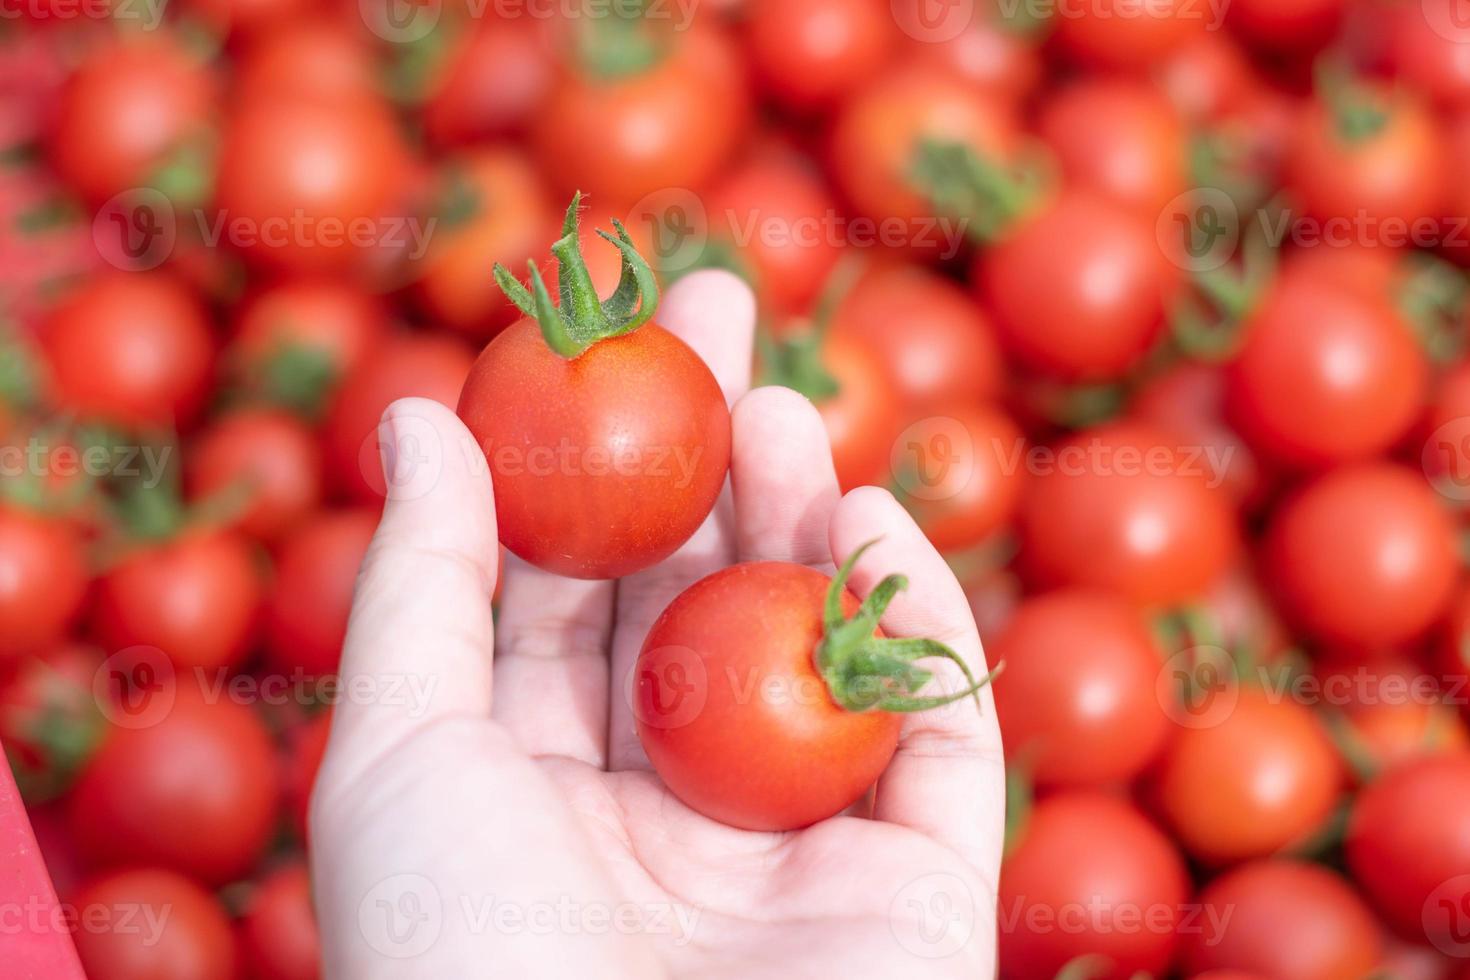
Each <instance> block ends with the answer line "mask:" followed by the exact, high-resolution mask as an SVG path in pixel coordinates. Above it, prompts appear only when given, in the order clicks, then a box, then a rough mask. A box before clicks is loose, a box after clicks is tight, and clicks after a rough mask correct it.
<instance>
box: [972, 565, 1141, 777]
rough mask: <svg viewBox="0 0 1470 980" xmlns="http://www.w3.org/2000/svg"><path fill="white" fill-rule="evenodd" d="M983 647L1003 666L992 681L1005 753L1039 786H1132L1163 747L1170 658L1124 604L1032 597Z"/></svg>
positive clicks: (1094, 596)
mask: <svg viewBox="0 0 1470 980" xmlns="http://www.w3.org/2000/svg"><path fill="white" fill-rule="evenodd" d="M986 645H987V648H988V652H989V655H990V656H992V657H994V658H995V660H996V662H997V663H1004V664H1005V665H1006V666H1005V673H1004V674H1002V675H1001V676H1000V677H999V678H997V679H996V683H995V710H996V712H997V714H998V715H999V717H1000V725H1001V733H1002V734H1003V735H1004V736H1005V746H1006V754H1007V755H1008V756H1010V757H1011V758H1012V759H1013V760H1014V761H1015V762H1016V763H1017V764H1019V765H1020V766H1021V768H1022V769H1023V770H1024V771H1025V772H1026V773H1027V774H1028V775H1030V777H1031V778H1032V779H1033V780H1034V781H1035V782H1036V783H1037V784H1038V785H1043V786H1077V787H1083V786H1106V785H1109V784H1121V783H1126V782H1127V781H1128V780H1130V779H1132V778H1133V777H1134V776H1136V775H1137V774H1138V773H1139V772H1141V771H1142V770H1143V768H1144V766H1146V765H1147V764H1148V763H1149V762H1150V761H1152V759H1153V758H1154V756H1156V755H1157V754H1158V752H1159V750H1160V749H1161V748H1163V745H1164V739H1165V736H1166V735H1167V734H1168V733H1169V719H1168V716H1167V715H1165V714H1164V709H1163V705H1161V704H1160V703H1159V699H1158V697H1157V695H1156V694H1155V690H1156V686H1157V682H1158V677H1159V672H1160V671H1161V670H1162V669H1163V657H1162V656H1161V654H1160V652H1159V649H1158V645H1157V643H1156V642H1155V640H1154V637H1153V635H1152V633H1150V632H1149V628H1148V624H1147V623H1146V622H1145V621H1144V619H1143V616H1142V615H1141V614H1140V613H1139V612H1138V611H1137V610H1136V609H1135V608H1134V607H1133V606H1132V605H1131V604H1129V603H1128V602H1127V601H1126V600H1124V599H1121V598H1118V597H1117V596H1113V595H1110V594H1108V593H1106V592H1093V591H1089V590H1085V589H1063V590H1059V591H1056V592H1049V593H1046V594H1043V595H1040V596H1034V597H1032V598H1030V599H1027V600H1026V601H1024V602H1023V603H1021V605H1020V607H1019V608H1018V609H1017V610H1016V612H1015V615H1014V616H1012V618H1011V620H1010V622H1009V623H1007V624H1006V625H1005V627H1004V628H1003V629H1002V630H1001V632H1000V633H999V634H998V635H996V636H993V637H992V638H991V639H990V642H989V643H987V644H986Z"/></svg>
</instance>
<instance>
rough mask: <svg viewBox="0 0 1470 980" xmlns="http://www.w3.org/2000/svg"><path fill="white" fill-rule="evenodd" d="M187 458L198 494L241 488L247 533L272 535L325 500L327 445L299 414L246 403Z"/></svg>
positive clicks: (212, 428)
mask: <svg viewBox="0 0 1470 980" xmlns="http://www.w3.org/2000/svg"><path fill="white" fill-rule="evenodd" d="M186 464H187V467H188V477H189V490H190V494H191V496H192V497H193V498H194V499H195V500H199V501H203V500H208V499H210V498H212V497H229V496H231V495H234V494H238V495H240V496H239V499H240V500H242V501H243V506H242V509H241V512H240V516H239V519H238V526H239V528H240V529H241V530H242V531H244V532H245V533H246V534H249V535H251V536H253V537H256V538H259V539H261V540H263V541H270V540H272V539H274V538H276V537H279V536H280V535H281V534H283V533H284V532H285V531H287V530H289V529H290V528H291V527H292V525H294V524H296V523H297V522H298V521H300V520H301V519H302V518H303V517H305V516H306V514H307V513H309V512H310V511H311V510H312V509H313V508H315V507H316V506H317V505H318V504H319V503H320V502H321V496H322V461H321V448H320V446H319V445H318V444H317V440H316V437H315V435H314V434H313V433H312V431H311V429H310V428H308V427H307V426H306V425H305V423H303V422H302V421H301V420H300V419H298V418H297V417H296V416H294V415H291V414H289V413H287V412H284V411H282V410H280V409H274V408H242V409H237V410H235V411H233V412H231V413H229V414H228V415H224V416H222V417H220V418H219V419H217V420H216V421H215V422H214V423H212V424H211V425H210V426H209V427H208V428H206V429H205V430H204V431H203V432H201V433H200V434H199V436H198V438H197V439H196V440H195V442H194V445H193V450H192V452H190V453H189V455H188V457H187V460H186Z"/></svg>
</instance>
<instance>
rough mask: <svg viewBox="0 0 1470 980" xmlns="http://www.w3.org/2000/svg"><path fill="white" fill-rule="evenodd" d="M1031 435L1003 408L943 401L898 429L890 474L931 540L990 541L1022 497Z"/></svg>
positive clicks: (949, 543) (948, 546)
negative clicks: (929, 413) (947, 404)
mask: <svg viewBox="0 0 1470 980" xmlns="http://www.w3.org/2000/svg"><path fill="white" fill-rule="evenodd" d="M1026 448H1027V447H1026V440H1025V437H1024V436H1023V435H1022V434H1021V430H1020V429H1019V428H1017V427H1016V423H1015V422H1013V421H1011V419H1010V416H1008V415H1006V414H1005V413H1004V412H1002V411H1000V410H999V409H995V408H989V407H971V406H970V405H966V404H958V405H953V406H950V407H948V408H942V409H940V410H939V413H938V414H936V415H933V416H930V417H929V418H926V419H922V420H920V421H919V422H917V423H915V424H914V425H912V426H910V427H909V428H908V429H906V430H904V432H902V433H900V435H899V441H898V442H896V443H894V444H893V452H892V455H891V457H890V460H891V462H890V465H891V467H892V469H891V476H890V479H891V480H893V481H896V482H897V484H898V487H897V489H898V493H899V497H900V499H901V500H902V501H903V503H904V506H905V507H907V508H908V510H909V513H911V514H912V515H913V516H914V520H915V521H916V522H917V523H918V525H919V527H920V528H921V529H923V531H924V534H925V535H926V536H927V537H928V538H929V541H930V543H931V544H933V545H934V547H935V548H937V549H939V550H940V551H947V552H955V551H962V550H964V549H966V548H972V547H974V546H976V545H979V544H982V543H984V542H986V541H987V540H990V539H991V538H992V537H993V536H994V535H995V534H996V532H998V531H1000V530H1001V529H1003V528H1004V527H1006V526H1007V525H1008V524H1009V523H1010V522H1011V519H1012V518H1013V517H1014V516H1015V514H1016V509H1017V507H1018V506H1019V504H1020V501H1021V495H1022V490H1023V487H1024V481H1025V478H1026V473H1025V470H1024V468H1023V462H1024V460H1025V452H1026Z"/></svg>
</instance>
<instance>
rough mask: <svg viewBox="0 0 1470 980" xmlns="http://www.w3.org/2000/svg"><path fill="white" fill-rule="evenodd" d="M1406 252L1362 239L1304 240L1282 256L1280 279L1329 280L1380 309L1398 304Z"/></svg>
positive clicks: (1402, 285)
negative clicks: (1344, 241)
mask: <svg viewBox="0 0 1470 980" xmlns="http://www.w3.org/2000/svg"><path fill="white" fill-rule="evenodd" d="M1407 265H1408V263H1407V262H1406V261H1405V253H1404V252H1402V251H1399V250H1396V249H1390V248H1377V247H1375V246H1373V245H1365V244H1362V243H1361V242H1353V243H1351V244H1347V245H1341V244H1328V243H1325V242H1318V243H1313V244H1307V243H1303V244H1300V245H1298V246H1297V247H1295V248H1292V249H1290V250H1289V251H1287V252H1286V253H1285V254H1284V256H1283V259H1282V263H1281V274H1280V277H1279V280H1278V281H1279V282H1285V283H1296V282H1299V281H1302V280H1308V281H1310V280H1313V279H1315V280H1317V281H1319V282H1320V281H1322V280H1326V281H1328V282H1330V283H1332V285H1333V286H1335V287H1337V288H1338V289H1340V290H1346V291H1349V292H1352V293H1354V294H1355V295H1358V296H1363V297H1366V298H1367V299H1368V300H1369V301H1370V302H1371V303H1373V304H1374V305H1375V307H1377V308H1380V309H1381V308H1382V304H1383V302H1384V301H1385V300H1386V301H1388V302H1391V303H1397V302H1398V300H1399V298H1400V296H1401V295H1402V290H1403V289H1404V286H1405V282H1404V280H1405V278H1406V277H1405V273H1406V271H1407V269H1406V266H1407Z"/></svg>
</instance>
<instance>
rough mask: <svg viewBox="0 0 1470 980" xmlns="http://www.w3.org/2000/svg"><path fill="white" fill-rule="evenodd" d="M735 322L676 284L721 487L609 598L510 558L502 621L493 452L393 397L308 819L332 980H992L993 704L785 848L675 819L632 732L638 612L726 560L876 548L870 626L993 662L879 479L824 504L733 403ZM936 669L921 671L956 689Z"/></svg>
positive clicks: (909, 725) (820, 485)
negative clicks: (727, 443) (885, 602)
mask: <svg viewBox="0 0 1470 980" xmlns="http://www.w3.org/2000/svg"><path fill="white" fill-rule="evenodd" d="M754 318H755V314H754V303H753V300H752V298H751V296H750V293H749V291H748V290H747V289H746V288H745V287H744V285H742V284H741V283H740V282H739V281H738V280H736V279H735V278H734V277H733V276H730V275H729V274H727V273H723V272H700V273H695V274H693V275H691V276H688V277H686V278H685V279H683V280H681V281H680V282H679V283H678V284H677V285H676V286H675V287H674V288H673V289H671V290H670V291H669V293H668V295H667V296H666V297H665V299H664V302H663V304H662V306H661V307H660V310H659V313H658V316H657V317H656V320H657V322H659V323H660V324H662V325H663V326H664V327H665V328H667V329H669V330H671V331H673V332H674V333H676V334H678V335H679V336H680V337H682V338H683V339H684V340H685V341H686V342H687V343H688V344H689V345H690V346H691V347H693V348H694V350H696V351H697V352H698V353H699V354H700V356H701V357H703V358H704V360H705V362H706V363H707V364H709V365H710V368H711V370H712V371H713V372H714V374H715V377H716V378H717V379H718V380H719V382H720V384H721V387H722V388H723V389H724V392H725V395H726V397H727V399H728V400H729V402H730V403H731V405H732V419H733V452H732V459H731V480H730V485H729V486H728V487H727V488H726V492H725V494H724V496H723V498H722V499H721V501H720V503H719V505H718V506H717V508H716V510H715V512H714V513H713V514H712V515H711V516H710V518H709V520H707V521H706V522H705V524H704V526H703V527H702V528H701V530H700V531H699V532H698V533H697V534H696V535H695V536H694V538H693V539H691V540H690V541H689V542H688V543H686V544H685V545H684V546H683V547H682V548H681V549H680V550H679V551H678V552H677V553H676V554H675V555H674V556H672V557H671V558H669V559H668V560H667V561H664V562H663V563H661V564H660V565H658V566H656V567H654V568H651V569H649V570H647V571H645V572H642V573H639V574H637V575H634V576H630V577H628V578H625V579H622V580H620V581H618V582H586V581H576V580H571V579H564V578H560V577H557V576H554V575H550V574H547V573H545V572H541V571H538V570H537V569H535V568H533V567H531V566H529V565H527V564H525V563H523V562H521V561H519V560H517V559H514V558H510V559H508V560H507V562H506V565H505V571H504V578H505V581H504V582H503V592H502V603H501V609H502V612H501V615H500V620H499V622H498V623H496V622H493V621H492V617H491V609H490V602H489V596H490V594H491V592H492V590H493V588H494V586H495V578H496V553H497V547H498V546H497V540H496V529H495V511H494V504H493V499H494V497H493V493H494V491H493V488H492V486H491V480H490V476H489V474H488V471H487V467H486V466H485V465H484V462H483V457H482V456H477V454H478V449H477V448H476V447H475V445H474V442H473V440H472V438H471V436H470V435H469V433H468V431H466V430H465V428H464V427H463V425H462V424H461V423H460V422H459V420H458V419H457V418H456V417H455V415H454V413H453V412H452V411H450V410H448V409H446V408H443V407H442V406H439V405H437V404H435V403H432V402H428V401H424V400H421V399H408V400H404V401H401V402H397V403H395V404H394V405H393V406H392V407H390V408H389V410H388V412H387V413H386V415H385V417H384V423H383V430H382V433H381V436H382V439H383V441H384V442H386V443H387V444H389V445H399V446H403V447H407V448H406V451H404V452H401V453H400V455H399V456H398V457H396V458H395V460H392V461H390V464H391V465H392V466H393V475H392V478H391V479H390V486H391V487H392V488H393V489H392V492H391V493H390V499H389V500H388V502H387V505H386V508H385V510H384V513H383V519H382V523H381V526H380V527H379V529H378V532H377V536H376V537H375V538H374V540H373V544H372V547H371V549H370V550H369V552H368V557H367V560H366V562H365V564H364V567H363V569H362V573H361V576H360V578H359V580H358V589H357V598H356V603H355V605H354V608H353V612H352V619H351V626H350V628H349V631H348V637H347V643H346V647H345V649H344V651H343V659H342V675H343V677H342V680H343V689H344V691H346V692H347V693H346V694H345V695H344V697H343V698H342V700H341V702H340V703H339V704H338V706H337V708H336V709H335V715H334V719H333V724H332V733H331V739H330V743H329V746H328V750H327V756H326V760H325V762H324V764H323V766H322V770H321V775H320V778H319V780H318V782H317V786H316V791H315V794H314V796H313V799H312V808H311V860H312V870H313V881H314V889H315V901H316V908H317V915H318V919H319V921H320V927H321V935H322V943H323V950H324V956H325V963H326V976H327V977H328V978H333V980H348V978H351V980H371V978H377V977H393V978H404V977H423V978H434V980H442V978H445V977H513V978H517V980H523V978H535V977H572V978H579V980H583V978H588V977H597V978H613V977H636V978H640V980H645V978H650V977H664V976H668V977H700V978H723V977H729V978H732V980H735V978H739V980H750V978H758V977H767V976H769V977H779V978H783V980H790V978H803V977H814V978H823V980H829V978H832V977H843V978H844V980H851V978H857V977H874V978H880V977H881V978H891V977H895V976H926V977H965V978H969V980H974V978H986V977H992V976H994V974H995V922H996V908H995V893H996V882H997V877H998V874H999V869H1000V854H1001V838H1002V825H1003V810H1004V780H1003V770H1002V753H1001V742H1000V733H999V730H998V728H997V726H996V722H995V710H994V707H993V704H992V702H991V699H990V694H989V691H988V690H984V691H982V692H981V696H980V705H979V710H976V708H975V705H974V704H973V702H969V701H966V702H964V704H963V707H962V708H961V706H950V707H947V708H944V709H940V710H939V711H936V712H931V713H926V714H917V715H911V716H908V717H906V718H905V721H904V727H903V733H902V737H901V740H900V744H899V748H898V751H897V754H896V755H895V756H894V758H893V761H892V763H891V764H890V765H889V767H888V769H887V771H886V772H885V774H884V775H883V777H882V778H881V779H880V781H879V782H878V785H877V786H876V788H875V790H874V792H873V793H872V794H871V799H870V800H869V801H867V802H865V803H864V804H862V805H860V806H859V807H856V808H855V809H854V813H851V814H846V815H842V816H837V817H833V818H832V819H829V820H826V821H823V822H822V823H820V824H817V825H816V826H813V827H810V828H807V829H805V830H800V831H795V832H790V833H755V832H748V831H741V830H736V829H733V828H730V827H727V826H724V825H723V824H720V823H717V822H715V821H712V820H709V819H707V818H705V817H703V816H700V815H699V814H697V813H695V812H693V811H691V810H690V809H688V808H687V807H685V806H684V805H683V804H682V803H680V802H679V801H678V799H677V798H675V797H674V796H672V795H671V794H670V793H669V792H668V791H667V790H666V789H665V788H664V786H663V784H662V783H661V782H660V781H659V778H658V776H657V775H656V774H655V773H654V772H653V771H652V769H651V767H650V765H649V763H648V760H647V758H646V756H645V755H644V754H643V751H642V749H641V747H640V745H639V742H638V737H637V733H636V731H635V725H634V720H633V716H632V712H631V708H630V705H629V700H628V698H627V696H626V694H625V690H626V682H627V678H628V676H629V672H630V669H631V668H632V666H633V664H634V662H635V660H636V657H637V654H638V650H639V647H640V645H641V643H642V640H643V637H644V635H645V633H646V632H647V629H648V627H649V625H650V624H651V623H652V621H653V620H654V618H655V617H657V616H658V614H659V613H660V612H661V611H662V610H663V609H664V607H665V606H666V605H667V604H668V603H669V601H670V600H671V599H673V598H674V596H676V595H677V594H678V593H679V592H681V591H682V590H683V589H684V588H685V587H687V586H688V585H690V584H692V583H693V582H695V581H696V580H697V579H699V578H701V577H703V576H704V575H706V574H708V573H710V572H713V571H715V570H717V569H719V568H722V567H724V566H726V565H729V564H732V563H734V562H738V561H756V560H781V561H794V562H800V563H803V564H807V565H811V566H812V567H815V568H820V569H822V570H824V571H826V572H828V573H830V572H831V571H832V569H833V566H834V563H835V562H837V561H840V560H842V559H843V558H845V557H846V556H847V555H848V554H850V553H851V552H852V551H854V550H855V549H857V548H858V547H859V546H860V545H861V544H863V543H864V542H867V541H870V540H872V539H874V538H878V539H880V540H879V542H878V544H877V545H875V546H874V547H872V548H871V549H869V550H868V551H867V552H866V553H865V554H864V555H863V557H862V559H861V560H860V561H859V562H858V564H857V567H856V569H855V571H854V574H853V578H852V581H851V583H850V587H851V588H852V590H853V591H854V592H855V593H856V594H857V595H859V596H862V595H865V594H866V593H867V591H868V590H869V589H871V588H872V587H873V586H874V585H876V584H877V583H878V581H879V580H880V579H881V578H882V577H883V576H884V575H885V574H888V573H891V572H903V573H904V574H906V575H907V576H908V578H909V581H910V586H909V588H908V590H907V591H906V592H904V593H901V594H900V595H899V596H898V598H897V599H896V600H895V601H894V602H893V604H892V605H891V606H890V607H889V609H888V611H887V613H886V615H885V616H884V617H883V621H882V626H883V629H884V630H885V632H886V633H887V634H888V635H892V636H927V637H933V638H935V639H939V640H941V641H943V642H945V643H947V644H949V645H950V646H951V647H952V648H953V649H954V650H955V651H956V652H957V653H959V655H960V656H961V657H963V658H964V659H965V661H966V662H967V663H968V664H969V666H970V668H971V670H972V671H973V672H974V673H975V675H976V676H980V675H983V674H984V673H985V671H986V670H987V667H986V665H985V658H984V652H983V650H982V649H981V645H980V638H979V635H978V634H977V632H976V629H975V624H974V620H973V618H972V616H971V614H970V609H969V606H968V603H967V602H966V599H965V596H964V593H963V591H962V590H961V588H960V586H959V584H958V582H957V581H956V580H955V578H954V576H953V574H952V573H951V572H950V570H949V568H948V567H947V566H946V565H945V563H944V561H943V560H942V559H941V558H940V556H939V555H938V554H936V553H935V551H934V550H933V548H931V547H930V546H929V544H928V542H927V541H926V540H925V539H924V537H923V535H922V534H921V533H920V532H919V530H918V529H917V527H916V526H915V525H914V523H913V522H912V521H911V520H910V519H909V517H908V515H907V514H906V513H905V512H904V510H903V508H902V507H901V506H899V504H898V503H897V502H896V501H895V500H894V499H893V497H892V496H891V495H890V494H888V493H887V492H886V491H883V490H879V489H875V488H863V489H858V490H854V491H852V492H850V493H848V494H847V495H846V496H841V495H840V494H839V492H838V489H837V484H836V480H835V478H834V476H833V472H832V464H831V458H830V453H829V451H828V448H827V442H826V436H825V433H824V430H823V427H822V422H821V419H820V418H819V417H818V416H817V414H816V411H815V410H814V409H813V408H812V407H811V405H810V404H809V403H807V402H806V400H805V399H803V398H801V397H800V396H799V395H796V394H795V393H793V392H790V391H787V390H785V389H778V388H765V389H756V390H753V391H752V390H749V388H750V350H751V337H752V330H753V325H754ZM405 456H408V457H412V461H413V462H414V463H415V464H416V465H414V466H412V467H409V466H407V465H405V464H404V457H405ZM925 665H926V666H930V665H931V664H930V663H929V662H926V664H925ZM932 666H933V667H934V669H935V672H936V678H935V680H934V681H932V682H931V684H934V685H941V684H942V685H943V686H944V687H945V688H946V689H947V690H951V691H952V690H956V689H957V688H958V687H959V686H960V682H959V680H958V672H957V671H955V670H954V668H953V666H952V665H949V664H944V663H942V662H934V663H933V664H932ZM405 681H406V682H405ZM414 692H418V693H414ZM926 693H927V691H926Z"/></svg>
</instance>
